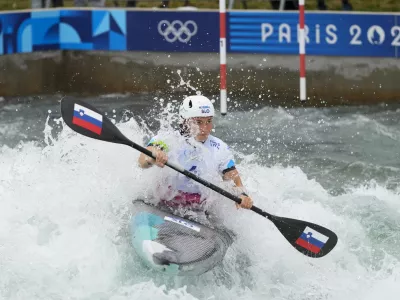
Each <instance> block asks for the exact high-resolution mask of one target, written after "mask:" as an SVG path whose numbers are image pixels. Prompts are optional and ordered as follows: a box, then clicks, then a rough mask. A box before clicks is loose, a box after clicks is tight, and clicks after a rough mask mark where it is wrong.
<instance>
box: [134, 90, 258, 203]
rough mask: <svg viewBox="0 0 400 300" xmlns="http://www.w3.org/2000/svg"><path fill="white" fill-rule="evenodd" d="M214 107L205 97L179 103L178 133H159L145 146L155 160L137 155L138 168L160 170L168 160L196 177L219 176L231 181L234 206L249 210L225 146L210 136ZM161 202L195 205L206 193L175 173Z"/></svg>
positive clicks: (250, 201) (187, 99)
mask: <svg viewBox="0 0 400 300" xmlns="http://www.w3.org/2000/svg"><path fill="white" fill-rule="evenodd" d="M213 117H214V106H213V104H212V102H211V101H210V100H209V99H208V98H207V97H205V96H202V95H194V96H189V97H187V98H185V99H184V100H183V103H182V104H181V106H180V108H179V118H180V121H179V130H178V131H176V132H174V133H172V134H171V133H165V132H164V133H162V132H161V133H159V134H158V135H157V136H155V137H153V138H152V139H151V140H150V141H149V143H148V144H147V149H149V150H150V151H151V152H152V153H153V156H154V157H156V159H153V158H151V157H149V156H147V155H145V154H143V153H142V154H140V157H139V159H138V162H139V166H140V167H141V168H143V169H147V168H150V167H152V166H153V165H156V166H158V167H161V168H163V167H164V166H165V163H166V162H167V160H168V159H171V161H174V162H178V163H179V164H180V165H181V166H183V167H184V168H185V169H186V170H188V171H189V172H193V173H195V174H196V175H198V176H200V177H204V176H205V175H209V174H219V176H221V177H222V179H223V180H225V181H229V180H231V181H233V182H234V184H235V188H236V189H237V190H239V193H241V194H240V195H239V197H240V198H241V200H242V202H241V204H240V205H238V204H236V207H237V208H239V207H241V208H245V209H250V208H251V207H252V205H253V201H252V199H251V198H250V197H249V196H248V195H247V194H246V193H245V190H244V187H243V184H242V181H241V179H240V176H239V172H238V170H237V169H236V166H235V160H234V157H233V154H232V152H231V151H230V149H229V147H228V145H227V144H226V143H224V142H223V141H222V140H220V139H219V138H217V137H214V136H213V135H211V134H210V133H211V131H212V129H213ZM166 186H167V188H166V189H165V191H163V193H162V196H161V198H162V201H163V202H164V203H165V204H167V205H169V206H198V205H200V206H201V204H202V203H204V202H205V200H207V197H208V195H204V194H206V193H207V192H206V191H205V190H204V189H203V190H202V189H201V187H200V186H199V184H196V183H195V182H194V181H193V180H191V179H189V178H187V177H186V176H184V175H182V174H177V175H176V176H175V177H173V178H172V179H170V182H169V183H168V184H166Z"/></svg>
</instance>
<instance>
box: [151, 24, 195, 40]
mask: <svg viewBox="0 0 400 300" xmlns="http://www.w3.org/2000/svg"><path fill="white" fill-rule="evenodd" d="M158 33H159V34H161V35H162V36H163V37H164V38H165V40H166V41H167V42H169V43H173V42H175V41H176V40H178V41H180V42H181V43H187V42H189V41H190V39H191V38H192V37H193V36H195V35H196V33H197V24H196V23H195V22H194V21H192V20H189V21H186V22H185V23H182V21H179V20H175V21H172V22H171V23H170V22H169V21H167V20H162V21H160V22H159V23H158Z"/></svg>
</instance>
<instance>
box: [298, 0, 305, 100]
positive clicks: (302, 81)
mask: <svg viewBox="0 0 400 300" xmlns="http://www.w3.org/2000/svg"><path fill="white" fill-rule="evenodd" d="M304 1H305V0H299V25H300V28H299V54H300V100H301V101H305V100H306V35H305V31H304V23H305V22H304V20H305V16H304V11H305V10H304Z"/></svg>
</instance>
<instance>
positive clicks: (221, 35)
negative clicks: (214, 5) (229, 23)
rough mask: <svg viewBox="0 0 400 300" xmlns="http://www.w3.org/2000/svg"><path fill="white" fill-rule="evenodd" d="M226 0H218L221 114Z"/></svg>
mask: <svg viewBox="0 0 400 300" xmlns="http://www.w3.org/2000/svg"><path fill="white" fill-rule="evenodd" d="M225 6H226V0H219V60H220V67H219V73H220V91H221V99H220V101H221V115H223V116H224V115H226V112H227V103H226V101H227V99H226V97H227V93H226V8H225Z"/></svg>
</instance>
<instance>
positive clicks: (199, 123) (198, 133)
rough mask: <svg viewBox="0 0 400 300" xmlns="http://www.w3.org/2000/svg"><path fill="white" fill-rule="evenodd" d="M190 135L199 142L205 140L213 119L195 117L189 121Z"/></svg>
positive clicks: (211, 127)
mask: <svg viewBox="0 0 400 300" xmlns="http://www.w3.org/2000/svg"><path fill="white" fill-rule="evenodd" d="M189 125H190V133H191V134H192V135H193V136H195V138H196V140H197V141H199V142H204V141H205V140H207V138H208V136H209V135H210V133H211V130H212V129H213V117H197V118H192V119H190V120H189Z"/></svg>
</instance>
